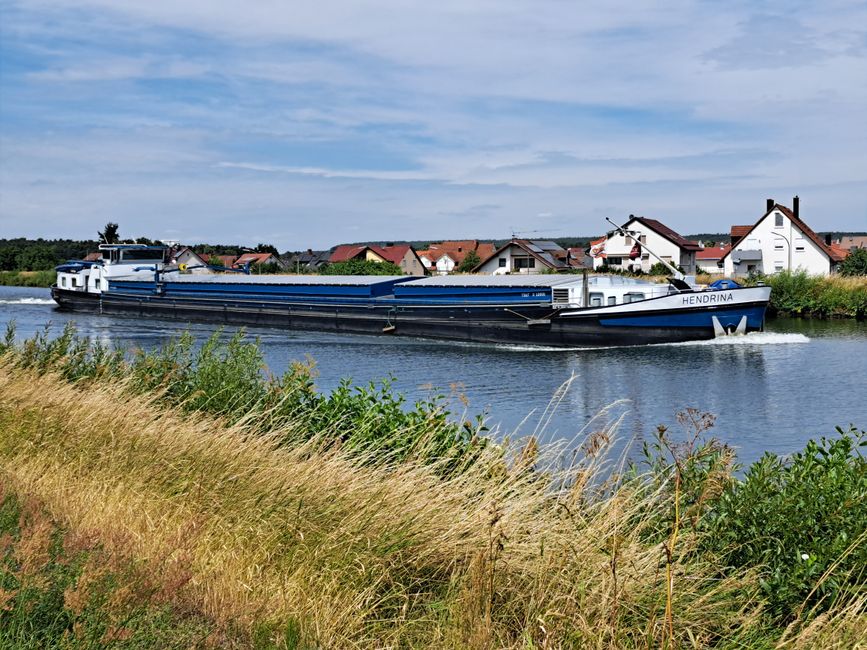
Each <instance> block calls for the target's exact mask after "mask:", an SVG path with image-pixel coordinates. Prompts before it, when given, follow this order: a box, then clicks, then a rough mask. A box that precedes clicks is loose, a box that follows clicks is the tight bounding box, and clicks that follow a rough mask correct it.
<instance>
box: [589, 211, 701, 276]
mask: <svg viewBox="0 0 867 650" xmlns="http://www.w3.org/2000/svg"><path fill="white" fill-rule="evenodd" d="M621 227H622V228H623V230H627V231H630V232H632V233H633V234H632V235H624V234H622V233H620V232H618V231H613V232H609V233H608V234H607V235H606V237H605V238H604V239H605V241H604V242H600V243H601V244H602V247H600V246H599V245H598V244H597V246H596V251H597V254H596V255H595V256H593V250H594V247H593V246H592V245H591V253H590V254H591V256H593V268H594V269H598V268H599V267H601V266H608V267H611V268H615V269H618V270H621V271H642V272H644V273H647V272H648V271H650V268H651V267H652V266H653V265H654V264H656V263H657V262H658V261H659V260H658V259H656V258H655V257H654V256H653V255H651V254H650V253H648V252H647V250H646V249H645V246H648V247H650V249H651V250H652V251H653V252H654V253H655V254H656V255H658V256H659V257H660V258H661V259H663V260H665V261H666V262H668V263H669V264H671V265H672V266H675V267H680V268H682V269H683V272H684V273H686V274H687V275H693V274H694V273H695V272H696V263H695V256H696V253H698V251H700V250H701V248H702V247H701V245H700V244H699V243H698V242H694V241H689V240H688V239H685V238H684V237H683V236H681V235H679V234H678V233H676V232H675V231H674V230H672V229H671V228H669V227H668V226H666V225H665V224H664V223H662V222H661V221H657V220H656V219H648V218H647V217H636V216H635V215H630V216H629V220H628V221H627V222H626V223H624V224H623V226H621ZM594 243H595V242H594Z"/></svg>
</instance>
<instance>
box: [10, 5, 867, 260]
mask: <svg viewBox="0 0 867 650" xmlns="http://www.w3.org/2000/svg"><path fill="white" fill-rule="evenodd" d="M8 4H9V6H10V8H11V9H14V12H7V16H10V17H11V18H10V20H9V21H8V22H7V25H6V27H4V30H5V31H4V32H3V34H4V35H5V36H3V37H4V38H19V39H21V42H22V43H25V44H26V45H22V48H24V50H25V51H26V53H28V54H30V55H31V56H32V57H33V59H34V61H40V62H43V63H42V64H41V65H38V66H34V67H33V69H31V70H29V71H25V72H23V73H21V75H20V77H16V78H15V79H14V80H13V82H11V83H13V84H15V85H14V86H12V87H10V86H5V87H4V91H7V92H5V94H6V95H7V99H6V100H5V101H6V103H5V107H4V111H5V113H6V115H12V116H13V117H15V119H16V123H17V122H19V121H20V122H25V123H26V122H27V120H32V122H31V128H30V129H25V130H24V131H21V130H19V129H18V128H17V126H16V128H12V127H8V126H4V127H3V138H4V141H3V150H2V152H0V174H2V175H0V190H2V193H3V194H2V202H0V224H2V225H3V227H4V230H6V229H7V228H11V229H12V230H15V231H16V232H19V233H21V234H26V233H24V232H23V231H22V230H21V228H25V227H32V225H33V224H34V223H39V222H40V220H42V221H45V222H46V228H45V231H44V233H43V234H49V235H50V234H51V227H52V226H50V225H49V224H53V225H54V226H53V227H61V224H62V227H64V228H66V227H70V228H72V227H75V226H74V224H75V223H76V221H78V219H76V217H75V214H76V209H78V210H79V212H80V211H81V210H82V209H85V211H86V212H87V213H88V214H92V215H99V219H103V217H106V216H110V215H114V217H116V218H121V217H118V216H117V215H118V214H124V213H128V214H129V215H130V216H129V219H130V221H131V223H130V225H131V226H132V225H135V226H136V227H141V228H146V227H148V226H150V227H162V228H168V227H170V228H174V227H175V225H174V224H175V223H176V222H177V221H178V220H182V221H183V222H184V223H185V224H189V228H187V229H186V230H184V231H183V232H185V233H186V235H189V236H191V237H194V236H200V237H201V238H203V239H207V238H209V237H208V236H207V232H208V230H207V229H208V228H212V229H214V231H213V232H214V233H215V234H214V235H213V236H211V237H210V238H211V239H219V238H222V237H223V236H224V234H225V236H226V237H229V236H230V235H231V236H235V237H240V236H242V235H244V231H243V230H240V229H239V226H238V219H237V218H233V217H232V216H231V215H232V214H235V215H237V214H245V215H247V216H246V217H245V219H244V220H243V223H245V224H249V223H251V221H253V220H254V219H255V220H256V228H257V230H256V231H255V232H257V233H261V234H262V236H263V237H264V236H265V235H266V234H267V233H271V234H272V235H273V236H274V237H285V238H286V239H285V241H283V242H282V244H281V245H285V246H290V245H293V244H294V238H296V237H305V238H307V239H308V240H309V241H310V242H311V243H312V242H314V241H315V242H316V244H317V245H325V244H326V243H337V241H335V239H338V240H339V237H337V236H336V235H337V234H339V232H340V229H339V226H340V224H345V226H344V227H346V228H348V227H349V224H350V223H352V224H355V225H357V224H358V223H362V224H364V227H363V228H362V230H361V231H360V232H369V233H370V235H369V236H370V237H372V238H373V237H378V238H383V239H396V238H399V237H401V236H406V237H411V236H413V233H414V232H418V233H428V234H429V236H436V235H443V236H451V235H454V236H485V235H486V234H489V235H495V234H500V235H502V234H508V233H507V232H505V230H508V227H506V226H503V223H505V222H509V225H511V226H514V227H518V226H519V225H520V222H521V220H522V219H528V220H532V219H544V221H545V222H546V225H547V224H548V222H552V223H554V225H555V226H556V225H558V224H560V225H562V227H563V228H564V230H565V231H566V232H586V233H588V234H592V233H595V232H598V231H599V230H600V226H599V224H598V223H595V224H591V223H590V220H589V219H588V223H587V224H586V226H585V225H581V227H578V226H577V225H576V223H575V222H573V221H570V220H569V218H568V217H567V216H566V215H575V214H584V215H588V216H592V218H593V219H596V220H598V218H599V217H600V215H601V214H602V213H604V214H606V215H610V216H616V212H617V211H618V210H619V211H621V212H623V211H626V213H628V212H642V211H643V212H645V213H647V214H648V215H655V216H657V217H659V218H662V219H663V220H665V221H666V223H669V221H670V222H671V223H670V225H672V226H675V227H680V228H682V229H683V230H684V231H686V232H688V231H689V230H691V229H696V228H692V225H693V224H694V222H695V220H696V219H699V218H700V219H703V220H704V221H705V222H706V224H705V225H703V226H702V228H697V229H700V230H704V229H711V230H713V229H717V230H720V231H723V230H726V229H727V228H728V226H729V225H730V223H731V221H732V220H735V221H745V220H746V221H749V220H750V218H751V216H750V215H752V214H753V211H754V210H753V207H754V206H755V205H756V204H757V203H761V201H762V197H764V195H765V194H770V195H774V194H777V195H779V196H780V197H786V196H788V195H789V194H793V193H800V194H801V195H802V198H804V200H805V205H806V204H809V203H811V201H810V198H809V196H808V190H809V193H812V194H813V196H815V197H822V200H824V201H826V202H827V203H826V205H825V206H824V207H823V209H822V210H820V211H817V218H818V219H819V220H818V221H815V222H812V221H811V224H812V225H813V226H814V227H815V228H817V229H822V228H825V227H831V225H832V224H833V225H834V226H837V227H844V226H845V224H843V223H838V222H834V221H833V220H834V219H837V218H838V217H836V216H835V212H834V211H835V210H839V211H840V214H841V215H848V216H849V218H851V216H852V215H855V216H862V217H863V216H865V215H864V205H865V203H867V201H865V199H867V197H865V190H864V186H865V185H867V178H865V177H867V156H865V151H867V127H865V122H867V121H865V120H864V119H863V116H864V115H865V114H867V83H865V80H867V57H865V52H867V37H865V31H864V28H863V27H860V26H861V25H865V24H867V8H865V6H864V4H863V3H856V2H851V3H850V2H834V3H822V4H816V5H803V6H797V7H791V6H790V5H787V4H782V3H779V4H777V3H773V2H771V3H763V4H762V5H761V6H760V7H757V8H755V9H754V8H753V7H754V6H753V5H752V4H751V3H741V4H729V5H726V6H722V7H721V6H718V5H717V4H714V3H698V2H686V1H678V2H675V3H671V4H668V5H666V6H665V7H662V8H660V6H659V4H658V3H650V2H629V3H626V2H612V3H605V4H599V5H596V6H592V5H587V4H586V3H583V4H582V3H563V2H555V1H550V2H529V0H509V1H505V2H503V1H500V2H493V1H492V0H483V1H480V2H473V3H467V2H459V1H457V0H447V1H444V2H439V3H426V4H421V5H419V4H418V3H415V4H412V3H411V4H407V3H403V2H397V1H396V0H389V1H379V2H372V1H366V2H333V3H328V4H326V5H323V4H321V3H320V4H315V5H299V4H298V3H294V4H292V3H288V4H287V3H285V2H278V1H277V0H267V1H262V2H257V3H255V4H250V3H246V4H245V3H235V2H226V1H223V0H220V1H214V0H210V1H205V0H184V1H180V2H179V1H178V0H172V1H171V2H169V1H168V0H150V1H148V2H142V1H133V0H76V1H75V2H73V1H72V0H35V1H32V2H27V3H23V2H22V3H15V2H11V3H8ZM46 62H47V63H46ZM164 82H171V84H168V83H167V84H166V87H165V88H163V87H161V86H160V84H161V83H164ZM7 83H10V82H7ZM8 91H11V92H8ZM59 100H62V101H59ZM6 123H7V124H9V122H8V121H7V122H6ZM263 143H265V144H263ZM267 143H271V144H270V146H268V144H267ZM366 148H369V149H370V152H366V151H364V149H366ZM289 150H291V151H292V152H293V156H294V158H293V156H288V155H287V153H286V151H289ZM299 150H300V151H301V152H302V154H303V153H304V152H309V160H303V159H302V160H300V161H299V160H297V158H299V156H298V155H296V154H295V153H294V152H296V151H299ZM365 153H367V154H368V155H362V154H365ZM377 155H381V156H382V157H383V158H387V157H388V156H391V157H392V158H393V159H394V160H396V161H398V162H400V161H403V164H402V165H401V164H398V162H395V163H393V164H390V165H385V164H382V165H377V164H373V163H375V162H377V161H376V160H373V161H371V158H376V156H377ZM317 156H319V157H317ZM300 157H301V158H303V155H302V156H300ZM287 159H290V160H289V161H288V162H287ZM757 197H758V198H757ZM175 202H177V203H175ZM816 205H817V207H818V205H820V204H816ZM474 206H489V207H487V208H485V209H484V210H474ZM697 206H701V207H700V208H699V207H697ZM233 211H234V212H233ZM286 214H292V215H306V216H305V218H304V219H303V220H302V222H299V223H297V224H296V223H293V224H292V225H291V227H288V226H286V225H285V223H284V221H285V218H284V215H286ZM540 214H550V216H546V217H544V218H543V217H539V216H538V215H540ZM310 215H320V216H321V218H322V219H325V218H326V215H327V219H328V220H329V221H328V222H327V224H326V223H325V222H324V221H319V222H317V221H316V220H315V219H312V218H311V217H310ZM467 215H472V218H468V217H467ZM699 215H700V216H699ZM93 218H96V217H95V216H94V217H93ZM840 218H842V217H840ZM293 219H294V217H293ZM13 221H14V223H13ZM260 223H262V224H270V225H269V226H268V227H269V228H270V230H265V229H262V228H259V224H260ZM70 224H72V225H70ZM281 224H282V225H281ZM335 224H336V226H337V227H335ZM97 225H98V222H97ZM849 227H851V228H856V227H858V225H857V224H850V225H849ZM89 228H90V229H92V226H90V227H89ZM445 228H448V229H449V230H448V232H442V229H445ZM504 228H505V230H504ZM317 229H318V230H317ZM485 229H489V231H488V232H486V230H485ZM497 229H499V230H497ZM518 229H521V228H518ZM335 231H336V232H335ZM138 234H147V233H146V231H145V230H142V231H140V232H139V233H138ZM186 235H185V236H186ZM352 238H354V239H357V238H358V236H355V235H353V237H352ZM306 245H307V244H305V245H303V246H302V247H306Z"/></svg>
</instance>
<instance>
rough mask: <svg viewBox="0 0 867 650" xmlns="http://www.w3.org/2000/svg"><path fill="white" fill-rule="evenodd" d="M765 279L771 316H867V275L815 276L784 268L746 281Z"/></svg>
mask: <svg viewBox="0 0 867 650" xmlns="http://www.w3.org/2000/svg"><path fill="white" fill-rule="evenodd" d="M759 280H760V281H762V282H764V283H765V284H767V285H768V286H769V287H771V303H770V305H769V311H770V313H771V315H773V314H782V315H787V316H802V317H812V318H855V319H857V320H864V319H865V318H867V276H855V277H842V276H839V275H828V276H813V275H807V274H806V273H804V272H803V271H796V272H788V271H782V272H780V273H776V274H774V275H768V276H763V277H761V278H758V279H750V280H746V281H744V282H745V284H747V285H754V284H755V283H756V282H757V281H759Z"/></svg>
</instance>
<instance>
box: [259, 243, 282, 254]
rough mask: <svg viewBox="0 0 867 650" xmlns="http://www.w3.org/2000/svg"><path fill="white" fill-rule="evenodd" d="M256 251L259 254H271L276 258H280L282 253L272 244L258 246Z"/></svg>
mask: <svg viewBox="0 0 867 650" xmlns="http://www.w3.org/2000/svg"><path fill="white" fill-rule="evenodd" d="M255 250H256V252H257V253H271V255H273V256H274V257H280V251H278V250H277V249H276V248H275V247H274V246H272V245H271V244H256V248H255Z"/></svg>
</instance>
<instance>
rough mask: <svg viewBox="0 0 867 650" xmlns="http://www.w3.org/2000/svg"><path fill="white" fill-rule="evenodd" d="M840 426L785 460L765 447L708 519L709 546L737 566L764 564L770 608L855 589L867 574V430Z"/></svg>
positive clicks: (780, 613) (794, 611) (795, 606)
mask: <svg viewBox="0 0 867 650" xmlns="http://www.w3.org/2000/svg"><path fill="white" fill-rule="evenodd" d="M838 432H839V433H840V435H839V437H836V438H833V439H827V438H822V439H821V440H819V441H814V440H811V441H810V442H809V443H808V444H807V446H806V448H805V449H804V450H803V451H801V452H798V453H796V454H794V455H793V456H792V457H791V458H790V459H788V460H786V459H783V458H780V457H779V456H776V455H774V454H770V453H768V454H765V455H764V456H763V457H762V458H761V459H760V460H759V461H757V462H755V463H753V464H752V465H751V466H750V467H749V469H748V470H747V473H746V476H745V477H744V480H743V481H737V482H734V483H732V484H730V486H729V487H728V488H727V489H725V490H724V491H723V492H722V494H721V495H720V497H719V498H718V499H717V500H715V502H714V504H713V507H712V509H711V510H710V512H709V514H708V517H706V519H705V525H706V529H707V532H708V535H707V537H706V540H705V541H706V545H707V547H708V549H712V550H714V551H716V552H719V553H721V554H722V556H723V557H724V558H725V559H726V561H727V563H728V564H729V565H730V566H732V567H760V571H761V580H760V587H761V590H762V591H763V592H764V597H765V598H766V599H767V601H768V605H769V610H770V612H771V613H772V614H774V615H775V616H777V617H779V618H780V619H783V620H792V619H794V618H796V617H797V615H798V614H799V613H800V611H799V610H800V609H801V608H802V607H807V608H809V607H813V606H815V605H817V604H818V605H819V606H820V608H823V609H824V608H826V607H827V606H829V605H830V604H831V603H832V602H833V601H834V600H835V599H840V598H847V597H851V596H854V595H856V594H858V593H860V592H861V591H862V590H863V587H864V580H865V578H867V459H865V457H864V456H863V455H862V453H861V448H862V447H864V446H867V434H865V432H864V431H858V430H857V429H855V428H851V429H849V430H848V431H843V430H842V429H839V428H838ZM826 572H827V575H826Z"/></svg>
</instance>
